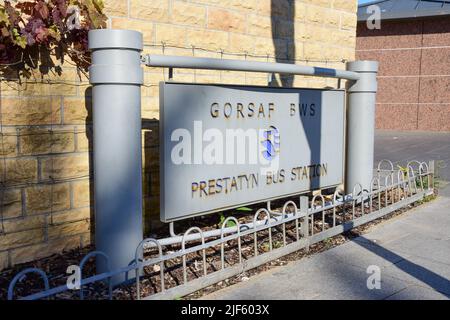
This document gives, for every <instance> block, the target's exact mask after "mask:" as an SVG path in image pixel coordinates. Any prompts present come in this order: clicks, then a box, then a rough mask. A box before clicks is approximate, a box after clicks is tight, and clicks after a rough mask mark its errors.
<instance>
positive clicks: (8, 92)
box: [0, 72, 19, 97]
mask: <svg viewBox="0 0 450 320" xmlns="http://www.w3.org/2000/svg"><path fill="white" fill-rule="evenodd" d="M6 73H7V72H6ZM2 76H3V78H4V79H8V75H7V74H2ZM17 77H18V76H17V75H16V74H13V75H11V79H17ZM0 90H1V92H2V96H3V97H6V96H17V95H19V84H18V83H17V82H16V81H15V80H11V81H8V80H3V79H2V80H0Z"/></svg>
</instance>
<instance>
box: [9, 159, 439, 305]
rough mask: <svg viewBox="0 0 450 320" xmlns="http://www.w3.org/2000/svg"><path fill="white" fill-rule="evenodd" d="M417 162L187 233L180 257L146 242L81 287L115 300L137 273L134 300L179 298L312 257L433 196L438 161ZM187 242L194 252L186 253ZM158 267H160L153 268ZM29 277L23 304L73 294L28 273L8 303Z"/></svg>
mask: <svg viewBox="0 0 450 320" xmlns="http://www.w3.org/2000/svg"><path fill="white" fill-rule="evenodd" d="M382 162H383V163H386V162H387V161H386V160H383V161H382ZM414 163H415V164H416V166H415V167H416V170H415V169H414V168H413V167H412V166H411V164H413V163H409V164H408V166H407V168H408V169H407V172H404V171H402V170H398V171H397V175H395V171H394V167H393V165H392V163H390V164H391V165H390V166H389V168H388V169H381V166H380V165H381V164H382V163H381V162H380V164H379V165H378V167H377V169H376V171H375V173H376V174H375V177H374V178H373V179H372V183H371V186H370V189H369V190H363V188H362V186H361V185H360V184H359V183H358V184H356V185H355V186H354V188H353V192H352V193H351V194H349V195H345V194H343V193H342V192H341V191H339V190H336V191H335V192H334V193H333V194H332V195H329V196H327V195H322V194H316V195H314V196H312V197H307V196H305V195H300V199H299V202H296V201H295V200H288V201H286V202H285V203H284V204H283V205H282V206H280V207H279V208H278V209H270V205H269V206H268V207H269V209H266V208H261V209H259V210H257V211H256V213H255V214H253V215H247V216H244V217H239V218H238V217H233V216H229V217H227V218H226V219H225V220H224V221H223V222H222V223H221V226H220V228H219V230H218V231H219V232H218V235H216V236H208V237H206V236H205V234H206V233H205V232H204V230H202V229H201V228H199V227H191V228H189V229H188V230H187V231H186V232H184V233H183V234H182V237H181V240H180V242H179V243H178V244H177V245H175V247H176V249H175V250H174V245H164V243H163V241H162V240H163V239H153V238H147V239H145V240H143V241H142V242H141V243H140V244H139V245H138V246H137V248H136V253H135V257H136V258H135V261H134V262H133V263H131V264H130V265H128V266H125V267H123V268H121V269H119V270H111V271H109V272H105V273H101V274H96V275H93V276H89V277H87V278H82V279H80V286H81V288H83V287H85V286H88V285H91V284H93V283H96V282H105V281H108V283H109V287H108V294H105V298H106V297H107V298H109V299H113V298H114V291H113V290H112V288H111V286H110V282H109V280H110V279H111V277H113V276H116V275H120V274H124V273H125V274H128V273H129V272H130V271H135V272H136V275H137V276H136V279H135V282H134V286H135V289H136V290H135V292H136V295H135V296H133V297H132V298H136V299H141V298H142V296H141V295H142V290H141V289H142V288H141V285H142V281H144V280H146V281H150V282H152V283H153V284H160V286H159V288H155V289H154V290H153V292H152V293H151V294H147V295H145V296H144V297H143V298H144V299H174V298H178V297H181V296H185V295H188V294H190V293H193V292H196V291H198V290H201V289H203V288H205V287H208V286H211V285H213V284H216V283H218V282H220V281H223V280H225V279H228V278H230V277H232V276H236V275H240V274H242V273H243V272H245V271H248V270H251V269H253V268H256V267H258V266H261V265H263V264H265V263H267V262H270V261H272V260H276V259H278V258H281V257H283V256H285V255H287V254H290V253H293V252H295V251H298V250H301V249H306V250H308V248H309V246H310V245H311V244H314V243H317V242H320V241H322V240H325V239H327V238H330V237H333V236H336V235H338V234H341V233H343V232H345V231H348V230H351V229H353V228H355V227H357V226H360V225H362V224H365V223H367V222H370V221H373V220H375V219H378V218H380V217H383V216H385V215H387V214H389V213H391V212H393V211H395V210H398V209H401V208H403V207H405V206H407V205H409V204H411V203H414V202H417V201H420V200H422V199H423V198H424V197H426V196H428V195H431V194H433V193H434V188H433V182H434V181H433V174H434V162H430V164H427V163H424V162H414ZM395 176H396V179H395ZM425 181H426V183H424V182H425ZM288 208H289V209H290V210H288ZM288 211H289V212H288ZM315 215H320V216H321V219H315V218H314V216H315ZM230 225H231V226H230ZM280 229H281V231H280ZM187 242H189V243H190V247H187V246H186V243H187ZM278 243H279V244H280V245H278ZM226 246H227V250H225V247H226ZM154 249H156V250H157V255H156V256H155V254H152V255H151V256H152V257H147V258H144V254H146V253H149V252H150V251H151V250H154ZM94 256H101V257H102V258H105V259H106V261H107V260H108V257H107V255H106V254H104V253H103V252H99V251H94V252H91V253H89V254H88V255H86V256H85V257H84V258H83V259H82V261H81V264H80V268H81V269H82V268H83V265H84V263H85V262H86V261H87V260H89V258H91V257H94ZM199 260H201V261H202V268H201V269H200V268H197V262H198V261H199ZM155 266H158V268H156V269H155ZM193 266H194V267H193ZM147 267H153V271H154V272H144V271H145V269H146V268H147ZM147 269H148V268H147ZM150 270H151V268H150ZM177 271H178V273H177ZM180 271H181V272H180ZM197 271H200V272H197ZM29 272H34V273H38V274H39V275H40V276H41V277H42V278H43V279H44V284H45V288H44V290H42V291H40V292H38V293H34V294H30V295H27V296H24V297H21V298H20V299H26V300H36V299H44V298H49V297H54V298H58V294H60V293H62V292H66V291H68V290H69V289H68V287H67V285H60V286H57V287H53V288H49V283H48V282H49V281H48V277H47V275H46V274H45V272H44V271H42V270H40V269H26V270H24V271H22V272H21V273H19V274H17V275H16V276H15V277H14V278H13V280H12V281H11V283H10V285H9V288H8V299H13V298H14V290H15V287H16V285H17V283H18V282H20V280H21V279H22V278H23V276H24V275H25V274H27V273H29ZM130 286H133V284H130ZM79 298H80V299H84V295H83V290H79Z"/></svg>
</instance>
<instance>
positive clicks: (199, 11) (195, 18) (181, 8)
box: [170, 1, 206, 27]
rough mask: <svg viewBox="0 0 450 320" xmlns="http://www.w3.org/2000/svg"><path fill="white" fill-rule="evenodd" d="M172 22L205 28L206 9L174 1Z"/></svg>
mask: <svg viewBox="0 0 450 320" xmlns="http://www.w3.org/2000/svg"><path fill="white" fill-rule="evenodd" d="M170 22H171V23H174V24H183V25H189V26H198V27H203V26H205V24H206V7H204V6H199V5H195V4H192V3H186V2H182V1H174V2H173V4H172V15H171V19H170Z"/></svg>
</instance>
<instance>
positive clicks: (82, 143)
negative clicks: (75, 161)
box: [75, 127, 93, 151]
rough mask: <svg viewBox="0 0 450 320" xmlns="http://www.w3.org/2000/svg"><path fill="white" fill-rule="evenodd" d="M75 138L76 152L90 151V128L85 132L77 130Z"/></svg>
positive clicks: (91, 140)
mask: <svg viewBox="0 0 450 320" xmlns="http://www.w3.org/2000/svg"><path fill="white" fill-rule="evenodd" d="M75 137H76V140H77V150H76V151H92V146H93V133H92V127H87V128H86V129H85V130H83V129H77V130H76V131H75Z"/></svg>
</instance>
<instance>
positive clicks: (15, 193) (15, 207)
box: [0, 189, 22, 219]
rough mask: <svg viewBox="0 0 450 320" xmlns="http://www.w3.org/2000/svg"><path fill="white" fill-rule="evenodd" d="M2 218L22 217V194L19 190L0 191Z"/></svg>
mask: <svg viewBox="0 0 450 320" xmlns="http://www.w3.org/2000/svg"><path fill="white" fill-rule="evenodd" d="M0 199H1V200H2V205H3V207H2V208H1V210H2V214H3V218H5V219H8V218H16V217H19V216H21V215H22V192H21V190H20V189H3V190H0Z"/></svg>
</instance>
